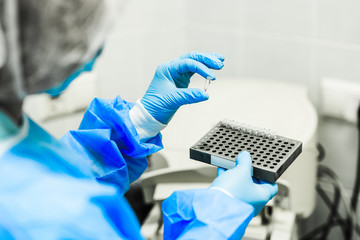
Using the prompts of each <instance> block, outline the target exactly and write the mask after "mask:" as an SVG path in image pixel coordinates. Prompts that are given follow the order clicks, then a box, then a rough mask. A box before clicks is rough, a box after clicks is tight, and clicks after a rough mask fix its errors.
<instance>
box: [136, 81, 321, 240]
mask: <svg viewBox="0 0 360 240" xmlns="http://www.w3.org/2000/svg"><path fill="white" fill-rule="evenodd" d="M203 84H204V82H203V80H202V81H196V79H195V80H194V81H192V82H191V84H190V86H189V87H197V88H203ZM212 90H213V91H211V94H210V99H209V100H208V101H206V102H204V103H201V104H195V105H192V106H191V107H189V108H186V109H182V110H180V111H178V112H177V114H176V115H175V117H174V118H173V119H172V122H171V124H170V125H169V126H168V127H167V128H166V129H164V130H163V131H162V134H163V143H164V145H165V146H166V148H165V149H164V150H162V151H161V152H160V153H159V154H161V156H162V158H163V159H166V161H167V162H168V165H169V166H168V167H167V168H164V169H159V170H155V171H152V172H148V173H145V174H144V175H143V176H142V177H141V179H142V183H143V186H144V189H145V195H146V199H147V201H153V202H161V201H162V200H164V199H165V198H167V197H168V196H170V195H171V193H172V192H173V191H175V190H180V189H190V188H201V187H203V188H205V187H209V185H210V183H211V181H212V180H213V179H214V178H215V177H216V170H217V168H216V167H214V166H212V165H209V164H204V163H202V162H198V161H194V160H191V159H190V158H189V148H190V147H191V146H192V145H193V144H194V143H196V142H197V141H198V140H199V139H200V138H201V137H202V136H203V135H204V133H206V132H207V131H208V130H209V129H210V127H211V126H214V124H216V122H217V121H218V120H219V119H222V118H227V119H233V120H236V121H239V122H243V123H248V124H251V125H254V126H259V127H264V128H267V129H272V130H274V131H276V133H277V134H278V135H281V136H286V137H288V138H291V139H297V140H299V141H301V142H302V153H301V155H299V156H298V158H297V159H296V161H294V162H293V163H292V164H291V165H290V167H289V168H288V169H287V170H286V172H285V173H284V174H283V175H282V176H281V177H280V178H279V179H278V180H277V182H276V183H277V185H278V187H279V192H278V194H277V195H276V196H275V197H274V200H273V201H271V203H270V204H269V206H266V207H265V209H266V208H267V207H269V208H272V215H271V219H270V221H268V223H264V222H263V221H262V219H261V217H256V218H254V219H253V220H252V221H251V222H250V224H249V226H248V228H247V230H246V232H245V235H244V237H243V239H245V240H255V239H257V240H264V239H271V240H274V239H276V240H285V239H286V240H289V239H297V238H296V237H297V233H296V231H297V230H296V229H297V220H296V219H301V218H306V217H308V216H309V215H310V214H311V213H312V212H313V210H314V207H315V199H316V191H315V186H316V174H317V156H318V151H317V149H316V143H317V134H316V130H317V124H318V116H317V112H316V110H315V107H314V105H313V104H312V103H311V101H310V99H309V96H308V89H307V87H306V86H305V85H302V84H294V83H292V82H284V81H274V80H270V79H239V78H219V79H218V80H216V81H215V82H213V83H212ZM155 160H156V159H154V161H155ZM156 209H158V208H156ZM156 209H154V211H153V212H152V213H151V214H150V215H151V217H152V218H149V219H148V221H146V224H145V225H144V226H143V227H142V229H143V234H144V236H146V237H149V239H156V237H153V236H154V233H155V232H156V230H157V222H154V221H151V219H156V217H155V215H156V214H160V213H159V211H157V210H156ZM159 216H160V215H159ZM159 232H160V235H159V236H160V237H159V239H162V237H161V229H160V231H159Z"/></svg>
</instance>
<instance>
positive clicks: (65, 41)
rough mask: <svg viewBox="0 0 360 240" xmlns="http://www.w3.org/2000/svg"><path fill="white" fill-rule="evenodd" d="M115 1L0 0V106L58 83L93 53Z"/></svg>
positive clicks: (20, 100) (109, 19)
mask: <svg viewBox="0 0 360 240" xmlns="http://www.w3.org/2000/svg"><path fill="white" fill-rule="evenodd" d="M117 2H118V1H117V0H0V107H2V108H7V107H9V106H11V105H12V104H21V103H22V100H23V98H24V96H25V95H26V94H31V93H37V92H40V91H44V90H46V89H49V88H51V87H53V86H55V85H58V84H59V83H60V82H62V81H63V80H64V79H66V78H67V77H68V76H69V75H70V74H71V73H72V72H74V71H75V70H76V69H77V68H79V67H80V66H81V65H83V64H84V63H86V62H87V61H89V60H90V59H91V58H93V56H94V55H95V54H96V53H97V51H98V50H99V49H100V48H101V47H102V45H103V42H104V37H105V35H106V32H107V30H108V27H109V26H110V22H111V19H112V18H113V17H114V15H115V13H116V11H117V10H118V8H117V6H114V5H118V3H117ZM10 108H11V107H10Z"/></svg>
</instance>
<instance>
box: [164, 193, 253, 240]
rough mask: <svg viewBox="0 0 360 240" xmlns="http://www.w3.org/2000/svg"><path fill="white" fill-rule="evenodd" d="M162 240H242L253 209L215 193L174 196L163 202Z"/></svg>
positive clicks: (177, 194) (176, 194)
mask: <svg viewBox="0 0 360 240" xmlns="http://www.w3.org/2000/svg"><path fill="white" fill-rule="evenodd" d="M162 207H163V217H164V239H241V238H242V236H243V235H244V233H245V229H246V227H247V225H248V224H249V222H250V220H251V219H252V218H253V215H254V208H253V207H252V206H251V205H249V204H246V203H244V202H241V201H238V200H237V199H234V198H231V197H229V196H227V195H226V194H224V193H223V192H221V191H218V190H211V189H197V190H186V191H178V192H174V193H173V194H172V195H171V196H170V197H169V198H168V199H166V200H165V201H164V202H163V205H162Z"/></svg>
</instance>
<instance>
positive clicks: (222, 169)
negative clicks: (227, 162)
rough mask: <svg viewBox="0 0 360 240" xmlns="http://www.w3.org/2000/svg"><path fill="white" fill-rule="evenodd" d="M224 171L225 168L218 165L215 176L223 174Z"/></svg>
mask: <svg viewBox="0 0 360 240" xmlns="http://www.w3.org/2000/svg"><path fill="white" fill-rule="evenodd" d="M225 171H226V169H225V168H221V167H218V169H217V176H220V175H221V174H223V173H224V172H225Z"/></svg>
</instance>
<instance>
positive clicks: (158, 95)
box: [141, 52, 225, 124]
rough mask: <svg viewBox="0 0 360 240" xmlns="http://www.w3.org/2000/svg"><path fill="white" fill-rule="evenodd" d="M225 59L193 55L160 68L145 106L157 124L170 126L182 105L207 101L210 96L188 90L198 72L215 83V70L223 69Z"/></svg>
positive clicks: (183, 56) (218, 56)
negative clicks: (168, 124) (191, 80)
mask: <svg viewBox="0 0 360 240" xmlns="http://www.w3.org/2000/svg"><path fill="white" fill-rule="evenodd" d="M224 59H225V58H224V57H223V56H222V55H220V54H216V53H199V52H191V53H188V54H185V55H182V56H181V57H179V58H178V59H175V60H173V61H171V62H169V63H164V64H161V65H159V66H158V68H157V69H156V72H155V76H154V78H153V80H152V82H151V84H150V86H149V88H148V90H147V91H146V93H145V95H144V97H143V98H142V99H141V103H142V105H143V106H144V108H145V109H146V110H147V111H148V112H149V113H150V115H151V116H153V117H154V118H155V119H156V120H157V121H159V122H161V123H163V124H167V123H168V122H169V121H170V119H171V118H172V116H173V115H174V113H175V112H176V111H177V110H178V109H179V107H180V106H182V105H185V104H191V103H197V102H202V101H205V100H207V99H208V98H209V94H207V93H206V92H204V91H203V90H201V89H197V88H187V87H188V86H189V83H190V78H191V76H192V75H194V73H198V74H200V75H201V76H202V77H204V78H207V79H209V80H215V78H216V77H215V74H214V73H213V71H212V70H210V68H212V69H216V70H220V69H221V68H222V67H223V66H224V64H223V61H224Z"/></svg>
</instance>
